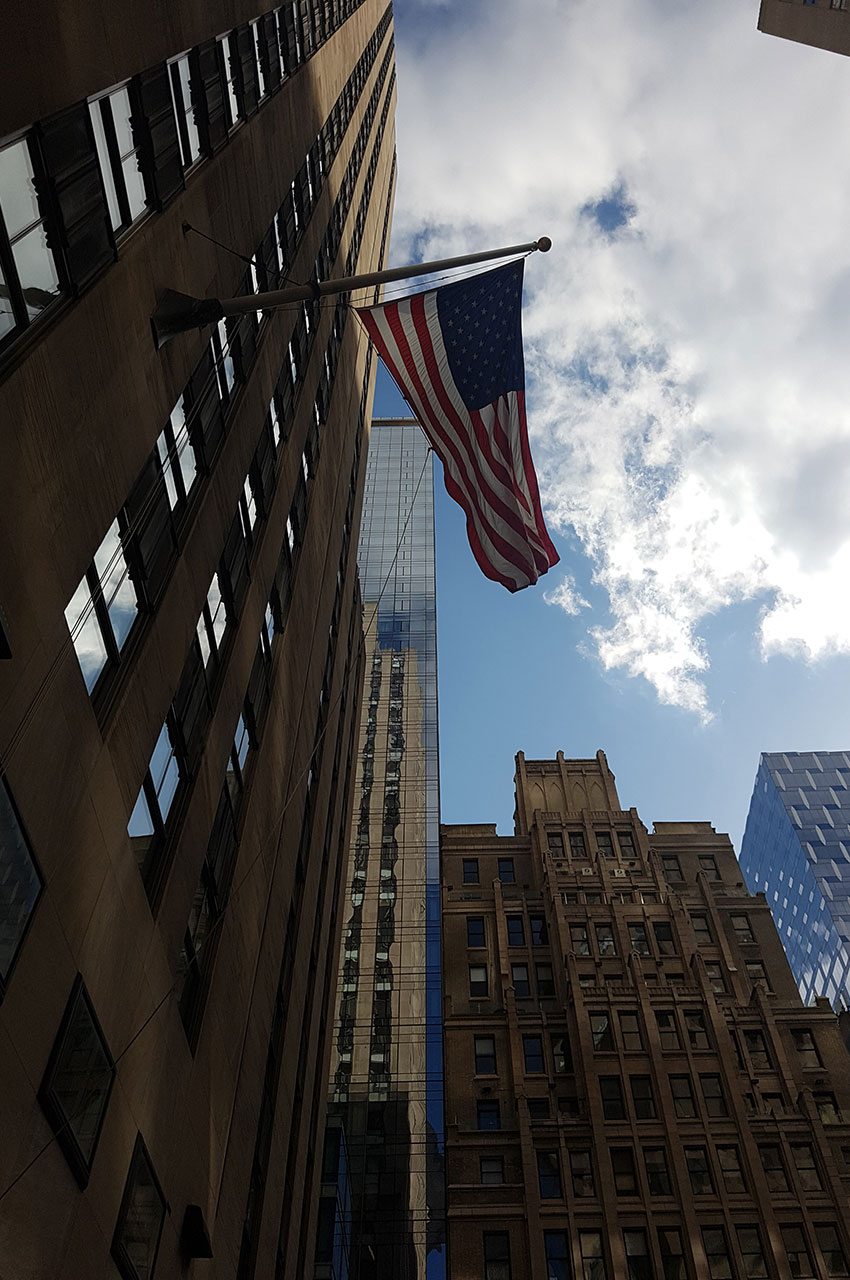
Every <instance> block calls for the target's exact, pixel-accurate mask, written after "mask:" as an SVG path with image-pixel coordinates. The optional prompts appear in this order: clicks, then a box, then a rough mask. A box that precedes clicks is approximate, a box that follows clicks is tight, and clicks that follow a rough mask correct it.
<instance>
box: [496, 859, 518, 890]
mask: <svg viewBox="0 0 850 1280" xmlns="http://www.w3.org/2000/svg"><path fill="white" fill-rule="evenodd" d="M499 879H500V880H501V882H502V884H513V883H514V882H515V880H516V873H515V871H514V860H513V858H499Z"/></svg>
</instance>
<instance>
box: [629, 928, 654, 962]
mask: <svg viewBox="0 0 850 1280" xmlns="http://www.w3.org/2000/svg"><path fill="white" fill-rule="evenodd" d="M629 942H630V944H631V948H632V951H636V952H637V953H638V955H639V956H648V955H651V954H652V953H651V951H650V950H649V939H648V938H647V936H646V926H645V925H644V924H634V923H633V924H630V925H629Z"/></svg>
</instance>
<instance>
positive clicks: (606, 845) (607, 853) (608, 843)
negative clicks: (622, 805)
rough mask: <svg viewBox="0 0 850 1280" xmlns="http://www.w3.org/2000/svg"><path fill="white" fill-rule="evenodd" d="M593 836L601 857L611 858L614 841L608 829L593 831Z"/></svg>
mask: <svg viewBox="0 0 850 1280" xmlns="http://www.w3.org/2000/svg"><path fill="white" fill-rule="evenodd" d="M593 836H594V839H595V840H596V847H597V849H598V850H599V852H600V854H601V855H602V857H603V858H613V857H614V842H613V840H612V838H611V832H610V831H594V833H593Z"/></svg>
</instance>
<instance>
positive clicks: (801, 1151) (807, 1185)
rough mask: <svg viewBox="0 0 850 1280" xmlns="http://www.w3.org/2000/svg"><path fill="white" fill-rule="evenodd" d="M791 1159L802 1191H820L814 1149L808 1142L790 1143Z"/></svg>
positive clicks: (820, 1185) (821, 1188)
mask: <svg viewBox="0 0 850 1280" xmlns="http://www.w3.org/2000/svg"><path fill="white" fill-rule="evenodd" d="M791 1159H792V1160H793V1161H794V1168H795V1169H796V1170H797V1177H798V1178H799V1179H800V1186H801V1187H802V1188H803V1190H804V1191H822V1190H823V1187H822V1184H821V1180H820V1174H819V1173H818V1166H817V1161H816V1160H815V1152H814V1147H812V1145H811V1143H809V1142H792V1143H791Z"/></svg>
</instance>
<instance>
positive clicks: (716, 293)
mask: <svg viewBox="0 0 850 1280" xmlns="http://www.w3.org/2000/svg"><path fill="white" fill-rule="evenodd" d="M756 8H757V7H756V5H752V6H746V5H741V4H740V2H739V0H734V2H733V0H728V3H727V2H724V0H715V3H701V4H690V5H682V4H677V3H674V0H609V2H608V3H606V4H605V5H599V4H598V3H597V2H596V0H572V2H571V3H570V4H566V3H558V2H557V0H500V4H499V5H497V6H486V7H485V6H482V7H481V8H480V10H479V9H476V8H475V6H474V4H472V3H470V4H469V6H468V7H466V6H465V10H464V17H463V24H462V30H461V29H460V27H458V29H457V30H454V29H446V28H442V29H441V27H440V24H439V23H434V22H433V12H434V11H433V5H431V4H425V5H423V6H422V15H421V16H422V19H423V21H422V23H421V24H419V23H416V22H415V21H414V17H415V14H416V6H415V5H409V6H408V11H407V13H406V15H405V19H404V21H403V22H401V32H400V39H399V113H398V131H399V157H400V184H399V193H398V198H397V206H396V214H395V226H394V255H395V257H396V258H404V257H405V256H406V253H407V252H409V251H410V247H411V245H412V242H413V240H414V238H416V237H420V240H419V243H418V248H420V249H422V250H423V251H424V252H426V253H428V254H429V255H431V254H433V255H434V256H437V255H439V254H442V253H446V252H461V251H463V250H464V249H465V248H466V247H472V246H475V247H477V246H479V245H481V244H491V243H492V244H499V243H512V242H516V241H521V240H525V239H533V238H535V237H536V236H537V235H540V234H548V235H550V236H551V238H552V240H553V245H554V247H553V250H552V252H551V253H550V254H548V255H547V256H546V257H545V258H544V257H542V256H539V257H538V256H535V257H533V258H532V259H531V260H530V262H529V264H528V267H527V272H526V281H527V288H528V301H527V307H526V315H525V334H526V360H527V365H528V372H529V404H530V418H531V429H532V438H533V445H534V449H535V457H536V459H537V463H538V470H539V473H540V480H541V492H542V494H543V498H544V504H545V506H546V508H547V513H548V516H549V518H550V520H551V522H552V525H553V527H554V528H555V529H556V530H561V531H564V532H566V531H567V530H570V529H572V530H574V531H575V534H576V535H577V536H578V539H579V541H580V543H581V546H582V548H583V550H584V552H585V553H586V555H587V556H588V557H589V560H590V562H591V565H592V571H593V579H594V582H595V583H596V585H598V586H599V587H601V588H603V589H604V591H605V592H607V595H608V600H609V604H610V613H611V617H610V619H609V620H606V621H605V622H602V623H599V622H597V623H596V624H595V625H593V623H591V624H590V626H589V634H590V636H591V637H592V640H593V643H594V645H595V647H596V651H597V653H598V656H599V659H600V660H601V662H602V663H603V664H604V665H605V666H606V667H608V668H615V667H617V668H623V669H625V671H627V672H628V673H629V674H632V675H640V676H643V677H645V678H646V679H647V680H649V681H650V682H651V684H652V685H653V686H654V687H655V689H656V691H657V694H658V697H659V698H660V699H661V700H662V701H663V702H665V703H669V704H673V705H678V706H682V707H686V708H688V709H690V710H692V711H693V712H695V713H696V714H697V715H699V716H700V717H702V718H703V719H707V718H709V717H710V714H711V709H710V707H709V705H708V699H707V695H706V690H705V683H704V678H705V674H706V671H707V670H708V668H709V663H710V653H709V652H708V651H707V647H706V644H705V641H704V639H703V637H702V632H703V630H704V627H705V623H706V620H707V619H708V618H709V617H711V616H712V615H715V614H717V613H718V612H720V611H722V610H723V609H725V608H727V607H728V606H730V605H732V604H734V603H736V602H740V601H744V600H755V601H758V602H759V603H760V604H761V606H762V612H761V622H760V630H759V634H758V643H759V645H760V647H761V651H762V653H763V655H764V656H765V657H767V656H769V655H770V654H772V653H777V652H784V653H788V654H794V655H798V656H801V657H804V658H806V659H809V660H813V659H816V658H819V657H822V656H825V655H828V654H834V653H850V595H849V594H848V592H847V590H846V587H845V584H846V582H847V581H848V573H847V571H848V569H850V503H848V502H847V498H846V495H847V491H848V480H850V450H848V440H850V410H848V396H847V388H846V381H847V379H846V363H847V362H846V348H847V336H848V330H850V241H849V240H848V238H847V235H846V209H847V208H848V207H850V168H848V166H847V165H846V164H844V162H843V157H844V153H845V149H846V141H845V138H846V133H847V122H848V116H850V63H848V61H847V60H846V59H842V58H839V57H837V56H835V55H831V54H828V53H824V52H821V51H817V50H809V49H806V48H805V47H803V46H799V45H793V44H790V43H788V42H785V41H780V40H777V39H775V38H773V37H768V36H765V35H761V34H760V33H758V32H757V31H756V16H757V15H756ZM429 15H430V18H431V21H430V22H428V21H427V19H428V16H429ZM476 15H480V21H479V20H478V18H477V17H476ZM405 32H407V39H405ZM620 184H622V185H623V187H624V189H625V191H626V193H627V196H628V199H629V201H630V202H631V204H632V205H633V212H632V215H631V217H630V219H629V221H628V223H627V225H625V226H623V227H620V228H619V229H618V230H617V232H616V233H615V234H614V235H613V236H612V235H610V234H607V233H606V232H604V231H603V230H602V229H601V228H600V227H599V226H598V225H597V224H596V222H595V221H594V219H593V218H592V217H590V216H588V215H587V213H585V214H582V212H581V211H582V209H583V208H585V206H587V205H588V204H594V203H595V202H597V201H599V200H600V199H602V198H603V197H604V196H605V195H606V194H610V193H611V192H612V191H615V190H616V189H617V188H618V186H619V185H620ZM423 228H425V229H426V234H425V236H424V241H425V243H424V244H423V243H422V231H423ZM547 599H548V600H549V602H550V603H552V604H554V605H558V606H560V607H562V608H564V609H565V610H566V612H568V613H576V612H578V610H579V609H580V608H582V607H583V606H584V604H585V602H584V601H583V600H582V599H581V597H580V596H579V595H578V594H577V592H576V590H575V587H574V584H573V581H572V579H571V578H568V579H566V580H565V582H564V584H562V586H561V587H557V588H555V589H554V590H553V591H552V592H551V594H549V595H548V596H547Z"/></svg>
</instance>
